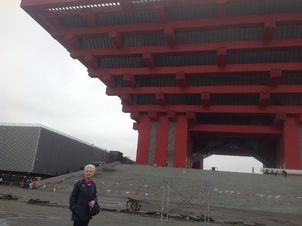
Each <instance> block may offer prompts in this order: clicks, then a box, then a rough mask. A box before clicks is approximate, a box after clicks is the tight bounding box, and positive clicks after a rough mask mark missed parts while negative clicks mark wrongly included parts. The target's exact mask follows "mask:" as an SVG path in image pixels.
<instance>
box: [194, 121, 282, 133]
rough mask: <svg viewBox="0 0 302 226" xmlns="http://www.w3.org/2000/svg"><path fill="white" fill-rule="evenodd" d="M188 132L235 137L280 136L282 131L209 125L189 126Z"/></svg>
mask: <svg viewBox="0 0 302 226" xmlns="http://www.w3.org/2000/svg"><path fill="white" fill-rule="evenodd" d="M189 131H190V132H199V133H212V134H215V133H218V134H220V133H224V134H225V133H227V134H236V135H261V136H266V135H281V134H282V129H281V128H280V127H276V126H253V125H211V124H194V125H190V126H189Z"/></svg>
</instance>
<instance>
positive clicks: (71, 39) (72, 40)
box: [64, 33, 81, 49]
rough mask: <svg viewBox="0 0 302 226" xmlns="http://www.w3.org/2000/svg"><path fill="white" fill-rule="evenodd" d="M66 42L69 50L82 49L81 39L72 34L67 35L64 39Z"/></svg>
mask: <svg viewBox="0 0 302 226" xmlns="http://www.w3.org/2000/svg"><path fill="white" fill-rule="evenodd" d="M64 40H65V42H66V46H67V48H68V49H80V48H81V45H80V42H79V39H78V38H77V37H76V36H75V35H74V34H72V33H70V34H67V35H66V36H65V37H64Z"/></svg>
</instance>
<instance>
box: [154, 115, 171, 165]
mask: <svg viewBox="0 0 302 226" xmlns="http://www.w3.org/2000/svg"><path fill="white" fill-rule="evenodd" d="M168 133H169V120H168V118H167V116H166V115H159V117H158V120H157V130H156V144H155V157H154V161H155V163H156V165H157V166H165V165H166V163H167V148H168Z"/></svg>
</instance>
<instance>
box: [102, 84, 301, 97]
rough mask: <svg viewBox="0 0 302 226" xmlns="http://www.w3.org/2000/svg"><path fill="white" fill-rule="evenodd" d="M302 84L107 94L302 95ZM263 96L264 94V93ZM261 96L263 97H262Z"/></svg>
mask: <svg viewBox="0 0 302 226" xmlns="http://www.w3.org/2000/svg"><path fill="white" fill-rule="evenodd" d="M301 91H302V85H282V86H281V85H280V86H276V87H272V86H267V85H257V86H256V85H255V86H202V87H200V86H187V87H178V86H174V87H136V88H135V89H133V88H130V87H119V88H110V87H107V89H106V94H107V95H119V94H121V93H129V94H154V93H165V94H166V95H167V94H176V95H177V94H188V95H189V94H201V93H209V94H260V93H261V92H262V93H263V94H262V95H264V94H265V93H266V94H268V96H267V97H269V93H270V94H283V95H286V94H296V95H302V92H301ZM264 96H265V95H264ZM264 96H263V97H264Z"/></svg>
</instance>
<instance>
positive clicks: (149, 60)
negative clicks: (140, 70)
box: [142, 51, 155, 68]
mask: <svg viewBox="0 0 302 226" xmlns="http://www.w3.org/2000/svg"><path fill="white" fill-rule="evenodd" d="M142 58H143V61H144V62H145V65H146V66H147V67H149V68H152V67H154V66H155V62H154V57H153V54H152V52H151V51H146V52H143V56H142Z"/></svg>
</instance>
